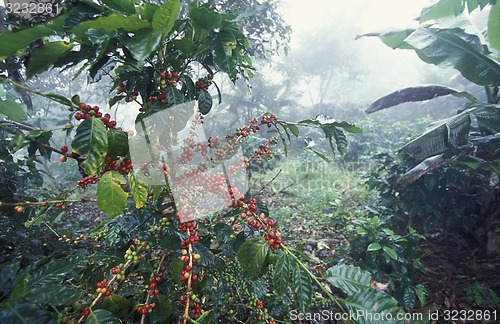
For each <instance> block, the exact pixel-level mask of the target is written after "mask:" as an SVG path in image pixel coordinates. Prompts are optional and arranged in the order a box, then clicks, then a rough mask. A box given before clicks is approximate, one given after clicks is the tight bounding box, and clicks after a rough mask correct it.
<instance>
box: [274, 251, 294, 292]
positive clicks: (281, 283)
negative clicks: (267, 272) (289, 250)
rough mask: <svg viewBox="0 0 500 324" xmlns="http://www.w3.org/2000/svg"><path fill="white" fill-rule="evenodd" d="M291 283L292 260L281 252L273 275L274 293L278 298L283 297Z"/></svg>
mask: <svg viewBox="0 0 500 324" xmlns="http://www.w3.org/2000/svg"><path fill="white" fill-rule="evenodd" d="M289 282H290V260H289V258H288V255H287V254H286V253H283V252H281V253H280V254H279V255H278V259H277V260H276V267H275V269H274V273H273V285H274V292H275V293H276V294H277V295H278V297H280V296H282V295H283V294H284V293H285V291H286V288H287V287H288V283H289Z"/></svg>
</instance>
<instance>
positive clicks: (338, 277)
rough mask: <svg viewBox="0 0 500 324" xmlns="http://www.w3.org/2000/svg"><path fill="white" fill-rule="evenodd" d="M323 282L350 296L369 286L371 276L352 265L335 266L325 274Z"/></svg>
mask: <svg viewBox="0 0 500 324" xmlns="http://www.w3.org/2000/svg"><path fill="white" fill-rule="evenodd" d="M324 278H325V280H327V281H328V282H329V283H331V284H332V285H334V286H335V287H337V288H340V289H341V290H342V291H343V292H345V293H346V294H348V295H351V294H353V293H355V292H356V291H358V290H359V289H361V288H363V287H369V286H370V280H371V275H370V273H369V272H367V271H364V270H361V268H359V267H355V266H352V265H345V264H344V265H336V266H334V267H331V268H329V269H328V270H327V271H326V273H325V277H324Z"/></svg>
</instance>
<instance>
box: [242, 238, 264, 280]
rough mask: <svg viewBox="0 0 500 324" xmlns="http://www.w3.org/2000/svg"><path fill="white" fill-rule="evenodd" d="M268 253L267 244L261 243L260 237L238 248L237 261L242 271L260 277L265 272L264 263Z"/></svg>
mask: <svg viewBox="0 0 500 324" xmlns="http://www.w3.org/2000/svg"><path fill="white" fill-rule="evenodd" d="M268 253H269V246H268V244H267V242H263V241H262V239H261V238H260V237H254V238H251V239H249V240H247V241H245V243H243V244H242V245H241V246H240V248H239V250H238V257H237V259H238V262H239V263H240V266H241V267H242V268H243V270H245V271H247V272H249V273H251V274H253V275H256V276H260V275H262V274H263V273H264V272H265V270H266V269H265V261H266V258H267V254H268Z"/></svg>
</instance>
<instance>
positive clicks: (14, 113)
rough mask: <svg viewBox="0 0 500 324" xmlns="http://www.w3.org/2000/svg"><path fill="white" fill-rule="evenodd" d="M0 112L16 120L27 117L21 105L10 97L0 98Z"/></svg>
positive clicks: (23, 119)
mask: <svg viewBox="0 0 500 324" xmlns="http://www.w3.org/2000/svg"><path fill="white" fill-rule="evenodd" d="M0 114H2V115H5V116H7V118H8V119H10V120H13V121H16V122H22V121H25V120H27V119H28V115H26V112H25V111H24V109H23V107H21V106H20V105H19V104H18V103H17V102H15V101H14V100H12V99H6V100H1V99H0Z"/></svg>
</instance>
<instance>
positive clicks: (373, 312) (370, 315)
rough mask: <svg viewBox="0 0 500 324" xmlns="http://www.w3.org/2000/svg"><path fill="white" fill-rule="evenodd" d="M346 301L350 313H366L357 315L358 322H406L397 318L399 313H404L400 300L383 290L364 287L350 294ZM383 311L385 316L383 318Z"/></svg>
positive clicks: (375, 323) (376, 323)
mask: <svg viewBox="0 0 500 324" xmlns="http://www.w3.org/2000/svg"><path fill="white" fill-rule="evenodd" d="M344 303H345V305H346V306H347V310H348V311H349V313H350V314H366V316H358V317H356V323H360V324H362V323H374V324H378V323H404V322H403V321H402V320H399V321H398V320H396V319H397V318H398V313H402V310H401V309H400V308H399V307H398V302H397V301H396V300H395V299H394V298H392V297H391V296H389V295H388V294H386V293H383V292H381V291H378V290H375V289H372V288H369V287H362V288H360V289H358V290H356V291H354V292H353V293H352V294H350V295H349V297H348V298H347V299H345V300H344ZM382 313H383V314H385V316H384V318H382V319H381V318H380V314H382ZM389 314H390V315H389ZM384 319H385V320H384Z"/></svg>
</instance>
